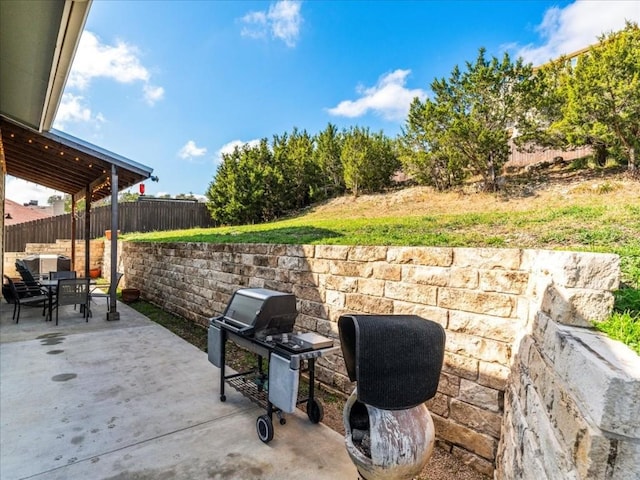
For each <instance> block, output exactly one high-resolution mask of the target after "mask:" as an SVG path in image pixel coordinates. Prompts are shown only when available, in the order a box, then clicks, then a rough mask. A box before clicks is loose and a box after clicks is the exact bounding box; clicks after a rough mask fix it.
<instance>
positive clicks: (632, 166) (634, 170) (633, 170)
mask: <svg viewBox="0 0 640 480" xmlns="http://www.w3.org/2000/svg"><path fill="white" fill-rule="evenodd" d="M627 170H628V172H629V173H630V174H631V176H632V177H635V176H638V175H640V172H639V171H638V166H637V165H636V149H635V148H634V147H631V148H629V165H628V167H627Z"/></svg>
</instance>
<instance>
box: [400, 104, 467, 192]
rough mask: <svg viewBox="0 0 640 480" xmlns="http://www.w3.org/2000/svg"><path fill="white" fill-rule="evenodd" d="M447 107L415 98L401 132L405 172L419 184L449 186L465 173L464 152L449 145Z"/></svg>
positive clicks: (447, 187) (457, 183)
mask: <svg viewBox="0 0 640 480" xmlns="http://www.w3.org/2000/svg"><path fill="white" fill-rule="evenodd" d="M448 114H449V112H448V110H447V108H445V106H444V104H436V103H434V102H424V103H422V102H421V101H420V99H418V98H415V99H414V100H413V102H412V103H411V106H410V108H409V114H408V116H407V121H406V124H405V128H404V129H403V132H402V135H401V136H400V137H399V138H398V151H399V158H400V161H401V162H402V165H403V167H404V170H405V172H406V173H408V174H409V175H411V176H412V177H413V178H414V179H415V180H416V181H417V182H418V183H419V184H422V185H431V186H433V187H435V188H437V189H438V190H447V189H449V188H451V187H453V186H456V185H459V184H461V183H462V181H463V180H464V177H465V173H464V169H463V163H462V159H461V155H460V154H459V153H458V152H457V151H456V149H451V148H447V146H448V145H449V143H448V142H447V141H445V140H446V139H447V133H448V132H447V127H448V119H449V117H448Z"/></svg>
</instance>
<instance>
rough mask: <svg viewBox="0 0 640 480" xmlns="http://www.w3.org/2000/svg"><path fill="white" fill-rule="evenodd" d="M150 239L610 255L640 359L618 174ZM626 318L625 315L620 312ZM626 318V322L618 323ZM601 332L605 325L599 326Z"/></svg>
mask: <svg viewBox="0 0 640 480" xmlns="http://www.w3.org/2000/svg"><path fill="white" fill-rule="evenodd" d="M125 238H126V240H131V241H136V240H145V241H157V242H214V243H284V244H325V245H328V244H339V245H424V246H451V247H459V246H466V247H501V248H542V249H560V250H576V251H593V252H607V253H616V254H618V255H620V257H621V268H622V274H623V275H622V276H623V278H622V281H623V287H624V289H623V290H621V292H620V294H619V295H618V301H617V302H616V309H617V310H618V311H619V315H618V317H617V318H616V322H617V321H618V320H620V318H619V317H620V316H622V317H623V318H622V320H623V326H622V327H620V326H619V325H615V326H614V327H612V328H613V330H619V329H620V328H622V333H621V334H615V333H611V334H612V335H613V336H616V338H621V337H630V340H628V341H627V343H628V344H630V345H632V347H633V348H636V350H637V351H638V352H639V353H640V342H639V339H640V183H639V182H637V181H633V180H630V179H628V178H627V177H625V176H624V175H623V174H621V173H620V172H618V171H615V170H573V169H571V168H570V167H564V168H559V169H554V170H548V171H545V172H538V173H536V174H535V175H533V176H532V175H529V176H527V177H522V176H516V177H511V178H509V179H508V180H507V183H506V184H505V186H504V189H503V192H502V193H501V194H499V195H496V194H488V193H475V192H473V191H472V188H471V187H468V188H466V189H461V190H459V191H456V192H446V193H439V192H435V191H434V190H433V189H431V188H429V187H410V188H405V189H401V190H397V191H394V192H390V193H387V194H380V195H365V196H361V197H358V198H353V197H349V196H347V197H341V198H337V199H333V200H331V201H329V202H326V203H324V204H322V205H317V206H315V207H313V208H310V209H307V210H306V211H304V212H300V213H299V214H298V215H296V216H292V217H290V218H287V219H283V220H280V221H277V222H270V223H265V224H258V225H244V226H236V227H222V228H211V229H192V230H181V231H170V232H154V233H148V234H129V235H126V236H125ZM625 312H626V313H625ZM625 315H628V318H627V319H626V321H625V318H624V316H625ZM605 328H606V327H605Z"/></svg>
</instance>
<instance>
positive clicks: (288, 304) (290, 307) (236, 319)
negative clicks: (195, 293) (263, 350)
mask: <svg viewBox="0 0 640 480" xmlns="http://www.w3.org/2000/svg"><path fill="white" fill-rule="evenodd" d="M297 315H298V311H297V309H296V297H295V295H293V294H291V293H282V292H277V291H275V290H268V289H266V288H241V289H240V290H237V291H236V292H235V293H234V294H233V296H232V297H231V300H230V301H229V304H228V305H227V308H226V309H225V311H224V313H223V314H222V316H221V317H218V319H217V320H218V321H219V322H220V323H222V324H224V325H225V326H226V327H227V328H229V329H230V330H233V331H235V332H236V333H241V334H243V335H246V336H251V335H254V336H256V337H258V338H265V337H267V336H269V335H277V334H281V333H290V332H292V331H293V325H294V323H295V321H296V317H297Z"/></svg>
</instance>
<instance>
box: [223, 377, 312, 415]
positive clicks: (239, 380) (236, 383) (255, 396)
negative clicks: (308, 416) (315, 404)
mask: <svg viewBox="0 0 640 480" xmlns="http://www.w3.org/2000/svg"><path fill="white" fill-rule="evenodd" d="M267 382H268V376H266V375H265V376H264V377H261V376H260V375H258V374H254V375H252V374H248V375H242V376H239V377H234V378H228V379H226V383H227V384H228V385H230V386H232V387H233V388H234V389H235V390H237V391H238V392H240V393H241V394H242V395H243V396H245V397H247V398H248V399H249V400H251V401H252V402H253V403H255V404H257V405H258V406H260V407H262V408H267V404H268V402H269V392H268V383H267ZM265 383H266V388H265ZM306 400H307V396H305V395H302V394H301V392H299V393H298V403H303V402H305V401H306Z"/></svg>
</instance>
